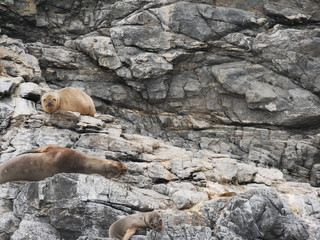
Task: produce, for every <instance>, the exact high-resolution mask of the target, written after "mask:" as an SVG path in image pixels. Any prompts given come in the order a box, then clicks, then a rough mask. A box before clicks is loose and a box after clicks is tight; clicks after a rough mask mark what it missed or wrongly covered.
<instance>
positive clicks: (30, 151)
mask: <svg viewBox="0 0 320 240" xmlns="http://www.w3.org/2000/svg"><path fill="white" fill-rule="evenodd" d="M28 153H41V152H40V151H34V150H32V149H31V150H28V151H26V152H23V153H20V154H18V155H17V156H20V155H24V154H28Z"/></svg>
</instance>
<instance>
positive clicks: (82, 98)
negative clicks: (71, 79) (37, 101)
mask: <svg viewBox="0 0 320 240" xmlns="http://www.w3.org/2000/svg"><path fill="white" fill-rule="evenodd" d="M41 105H42V108H43V110H44V111H46V112H48V113H53V112H55V111H57V110H67V111H72V112H79V113H81V114H82V115H90V116H94V114H95V113H96V108H95V106H94V102H93V100H92V98H91V97H90V96H89V95H87V94H86V93H85V92H83V91H81V90H80V89H77V88H71V87H66V88H62V89H60V90H57V91H54V92H47V93H45V94H43V96H42V97H41Z"/></svg>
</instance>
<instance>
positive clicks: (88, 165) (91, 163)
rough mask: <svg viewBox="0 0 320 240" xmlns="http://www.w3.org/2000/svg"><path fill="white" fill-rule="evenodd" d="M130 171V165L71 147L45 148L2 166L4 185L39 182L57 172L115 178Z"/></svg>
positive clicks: (0, 171) (1, 172) (27, 153)
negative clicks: (12, 182) (128, 166)
mask: <svg viewBox="0 0 320 240" xmlns="http://www.w3.org/2000/svg"><path fill="white" fill-rule="evenodd" d="M127 170H128V168H127V166H126V165H125V164H123V163H121V162H117V161H112V160H105V159H100V158H97V157H93V156H89V155H86V154H84V153H81V152H79V151H76V150H73V149H70V148H64V147H58V146H55V145H45V146H41V147H39V148H35V149H32V150H30V151H28V152H25V153H22V154H20V155H18V156H16V157H13V158H11V159H9V160H8V161H6V162H4V163H2V164H1V165H0V184H1V183H5V182H11V181H39V180H43V179H45V178H47V177H51V176H53V175H55V174H57V173H85V174H95V173H96V174H100V175H102V176H104V177H106V178H114V177H118V176H120V175H122V174H124V173H126V172H127Z"/></svg>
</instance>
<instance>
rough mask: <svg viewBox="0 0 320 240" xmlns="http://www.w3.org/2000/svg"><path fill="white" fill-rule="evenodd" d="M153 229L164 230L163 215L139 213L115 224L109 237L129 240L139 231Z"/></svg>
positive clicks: (110, 230)
mask: <svg viewBox="0 0 320 240" xmlns="http://www.w3.org/2000/svg"><path fill="white" fill-rule="evenodd" d="M146 228H152V229H154V230H156V231H157V232H160V231H161V230H162V229H163V222H162V218H161V215H160V214H159V213H158V212H156V211H153V212H146V213H137V214H133V215H129V216H126V217H124V218H121V219H119V220H118V221H116V222H114V223H113V224H112V225H111V226H110V228H109V237H110V238H118V239H122V240H128V239H129V238H130V237H131V236H132V235H134V234H135V232H136V231H137V230H139V229H146Z"/></svg>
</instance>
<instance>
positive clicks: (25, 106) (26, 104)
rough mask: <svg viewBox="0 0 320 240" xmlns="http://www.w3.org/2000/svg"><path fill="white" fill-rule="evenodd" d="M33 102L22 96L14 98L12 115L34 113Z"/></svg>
mask: <svg viewBox="0 0 320 240" xmlns="http://www.w3.org/2000/svg"><path fill="white" fill-rule="evenodd" d="M36 113H37V110H36V109H35V103H34V102H32V101H30V100H26V99H24V98H15V107H14V112H13V115H12V117H14V118H15V117H18V116H21V115H32V114H36Z"/></svg>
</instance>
